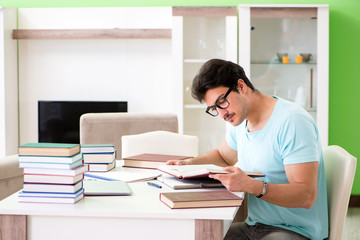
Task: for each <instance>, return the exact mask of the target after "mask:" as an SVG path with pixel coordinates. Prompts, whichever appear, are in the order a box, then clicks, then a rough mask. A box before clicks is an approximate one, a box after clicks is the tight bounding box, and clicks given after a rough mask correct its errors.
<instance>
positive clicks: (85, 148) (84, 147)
mask: <svg viewBox="0 0 360 240" xmlns="http://www.w3.org/2000/svg"><path fill="white" fill-rule="evenodd" d="M80 149H81V152H82V153H101V152H106V153H112V152H115V147H114V145H113V144H81V145H80Z"/></svg>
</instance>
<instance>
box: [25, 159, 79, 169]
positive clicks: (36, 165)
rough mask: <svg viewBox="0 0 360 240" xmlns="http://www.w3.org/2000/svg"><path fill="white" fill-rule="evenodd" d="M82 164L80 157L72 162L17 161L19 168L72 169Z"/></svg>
mask: <svg viewBox="0 0 360 240" xmlns="http://www.w3.org/2000/svg"><path fill="white" fill-rule="evenodd" d="M81 165H83V160H82V159H80V160H78V161H77V162H74V163H33V162H19V168H49V169H74V168H77V167H79V166H81Z"/></svg>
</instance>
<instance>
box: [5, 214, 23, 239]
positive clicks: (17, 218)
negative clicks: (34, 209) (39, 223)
mask: <svg viewBox="0 0 360 240" xmlns="http://www.w3.org/2000/svg"><path fill="white" fill-rule="evenodd" d="M7 239H11V240H26V215H0V240H7Z"/></svg>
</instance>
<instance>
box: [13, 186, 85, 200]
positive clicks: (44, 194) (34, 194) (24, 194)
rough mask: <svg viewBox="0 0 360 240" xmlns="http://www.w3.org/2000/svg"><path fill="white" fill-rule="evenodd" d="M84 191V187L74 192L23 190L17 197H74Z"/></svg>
mask: <svg viewBox="0 0 360 240" xmlns="http://www.w3.org/2000/svg"><path fill="white" fill-rule="evenodd" d="M82 193H84V188H81V189H80V190H79V191H77V192H74V193H57V192H55V193H51V192H24V191H20V192H19V194H18V196H19V197H52V198H76V197H77V196H79V195H81V194H82Z"/></svg>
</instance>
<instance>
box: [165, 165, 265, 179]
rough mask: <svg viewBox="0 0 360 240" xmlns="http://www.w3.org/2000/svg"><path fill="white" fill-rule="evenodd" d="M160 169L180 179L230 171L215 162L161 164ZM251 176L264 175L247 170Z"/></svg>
mask: <svg viewBox="0 0 360 240" xmlns="http://www.w3.org/2000/svg"><path fill="white" fill-rule="evenodd" d="M158 170H160V171H162V172H165V173H167V174H170V175H173V176H176V177H178V178H179V179H187V178H206V177H208V176H209V174H227V173H229V172H227V171H225V170H223V168H222V167H219V166H216V165H214V164H202V165H180V166H177V165H161V166H159V167H158ZM246 174H247V175H249V176H251V177H264V175H263V174H262V173H261V172H246Z"/></svg>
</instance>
